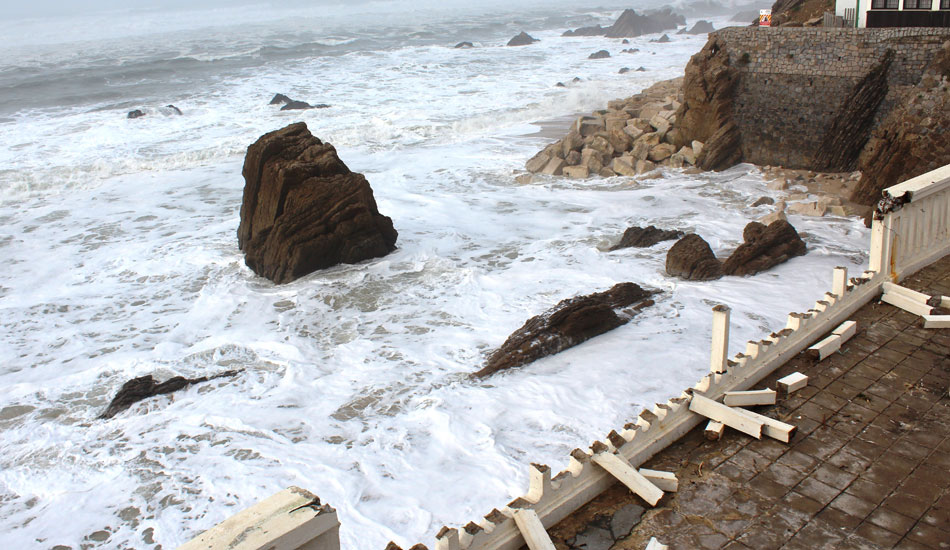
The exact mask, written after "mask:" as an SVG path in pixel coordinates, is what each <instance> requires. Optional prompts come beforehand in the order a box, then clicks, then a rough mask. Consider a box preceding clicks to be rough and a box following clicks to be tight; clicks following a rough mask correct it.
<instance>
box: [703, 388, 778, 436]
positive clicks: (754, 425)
mask: <svg viewBox="0 0 950 550" xmlns="http://www.w3.org/2000/svg"><path fill="white" fill-rule="evenodd" d="M689 410H691V411H693V412H694V413H697V414H701V415H703V416H705V417H706V418H708V419H710V420H715V421H716V422H722V423H723V424H725V425H726V426H729V427H730V428H732V429H734V430H739V431H740V432H742V433H744V434H749V435H751V436H752V437H754V438H756V439H762V426H764V425H765V422H762V421H761V420H756V419H754V418H750V417H748V416H746V415H744V414H742V413H741V412H737V410H736V409H733V408H731V407H727V406H725V405H723V404H722V403H717V402H715V401H713V400H712V399H709V398H708V397H703V396H702V395H698V394H693V397H692V398H691V399H690V400H689Z"/></svg>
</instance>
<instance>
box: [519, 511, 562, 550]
mask: <svg viewBox="0 0 950 550" xmlns="http://www.w3.org/2000/svg"><path fill="white" fill-rule="evenodd" d="M514 519H515V524H517V525H518V529H519V530H520V531H521V536H523V537H524V541H525V544H527V545H528V548H530V549H531V550H555V548H554V543H553V542H551V537H549V536H548V532H547V531H546V530H545V529H544V525H542V524H541V518H539V517H538V513H537V512H535V511H534V510H532V509H530V508H521V509H518V510H515V511H514Z"/></svg>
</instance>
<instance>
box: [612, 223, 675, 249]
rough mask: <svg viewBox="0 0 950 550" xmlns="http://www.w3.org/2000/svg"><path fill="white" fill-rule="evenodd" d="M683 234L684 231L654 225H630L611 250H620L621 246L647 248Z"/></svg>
mask: <svg viewBox="0 0 950 550" xmlns="http://www.w3.org/2000/svg"><path fill="white" fill-rule="evenodd" d="M682 236H683V232H682V231H668V230H666V229H658V228H657V227H654V226H652V225H650V226H647V227H630V228H628V229H627V230H626V231H624V232H623V237H621V238H620V242H619V243H617V244H616V245H614V246H612V247H611V248H610V250H620V249H621V248H631V247H635V248H647V247H649V246H653V245H655V244H656V243H658V242H661V241H670V240H673V239H678V238H680V237H682Z"/></svg>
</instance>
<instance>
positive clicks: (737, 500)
mask: <svg viewBox="0 0 950 550" xmlns="http://www.w3.org/2000/svg"><path fill="white" fill-rule="evenodd" d="M902 284H903V285H905V286H908V287H910V288H913V289H916V290H920V291H923V292H925V293H928V294H942V295H946V296H950V256H947V257H945V258H943V259H942V260H940V261H938V262H936V263H935V264H933V265H931V266H930V267H928V268H926V269H924V270H922V271H920V272H919V273H917V274H916V275H914V276H913V277H909V278H908V279H906V280H905V281H903V282H902ZM851 319H852V320H855V321H857V322H858V333H857V335H856V336H855V337H854V338H852V339H851V340H850V341H849V342H848V343H846V344H845V346H844V347H843V348H842V350H841V351H840V352H839V353H837V354H835V355H833V356H832V357H829V358H827V359H825V360H824V361H822V362H820V363H818V362H816V361H815V360H813V359H810V358H808V357H807V356H805V355H804V354H800V355H799V356H797V357H795V358H794V359H793V360H791V361H789V363H787V364H786V365H784V366H783V367H782V368H780V369H779V370H778V371H776V372H775V373H773V374H772V375H771V376H770V377H769V378H767V379H766V380H764V381H763V382H762V383H760V384H758V385H757V386H756V388H764V387H766V386H768V387H771V388H775V381H776V380H777V379H778V378H781V377H783V376H785V375H787V374H789V373H792V372H795V371H799V372H802V373H804V374H806V375H808V377H809V381H808V384H809V385H808V386H807V387H806V388H805V389H803V390H800V391H798V392H796V393H793V394H792V395H791V396H789V397H786V398H780V399H779V402H778V404H777V405H775V406H771V407H757V408H756V410H757V411H758V412H760V413H762V414H765V415H767V416H771V417H773V418H778V419H780V420H783V421H785V422H788V423H790V424H793V425H795V426H797V427H798V430H797V432H796V434H795V436H794V438H793V439H792V441H791V442H790V443H788V444H785V443H780V442H778V441H776V440H774V439H769V438H766V437H763V438H762V439H761V440H756V439H753V438H751V437H748V436H746V435H743V434H741V433H739V432H736V431H732V430H729V429H728V428H727V429H726V435H724V436H723V438H722V439H721V440H720V441H706V440H705V439H704V437H703V432H702V428H704V427H705V423H703V424H702V425H701V426H700V428H697V429H695V430H693V431H692V432H691V433H689V434H688V435H687V436H686V437H684V438H683V439H682V440H680V441H679V442H677V443H676V444H675V445H673V446H671V447H670V448H668V449H667V450H665V451H663V452H662V453H660V454H659V455H658V456H656V457H654V458H653V459H652V460H651V461H649V462H648V463H647V464H644V467H647V468H652V469H658V470H668V471H673V472H676V474H677V477H678V478H679V482H680V485H679V492H677V493H668V494H667V495H666V496H665V497H664V498H663V500H662V501H660V503H659V505H658V506H657V507H656V508H652V509H651V508H649V506H648V505H647V504H646V503H644V502H643V501H642V500H640V498H639V497H637V496H635V495H633V494H632V493H630V492H629V491H628V490H627V489H626V488H625V487H623V486H621V485H619V484H618V485H614V486H613V487H612V488H611V489H610V490H608V491H607V492H605V493H603V494H602V495H601V496H599V497H597V498H596V499H594V500H593V501H591V502H590V503H588V504H587V505H586V506H585V507H584V508H582V509H581V510H579V511H578V512H577V513H575V514H573V515H572V516H570V517H568V518H567V519H565V520H564V521H562V522H561V523H559V524H558V525H556V526H555V527H554V528H552V529H551V530H550V534H551V537H552V540H554V542H555V545H556V546H557V547H558V549H559V550H564V549H567V548H571V549H577V550H607V549H610V548H612V549H614V550H622V549H631V550H642V549H643V548H644V547H645V546H646V544H647V542H648V541H649V539H650V537H653V536H655V537H656V538H657V539H658V540H659V541H660V542H662V543H664V544H666V545H668V546H669V547H670V549H671V550H692V549H709V550H715V549H727V550H746V549H753V550H773V549H779V548H782V549H786V550H798V549H809V550H820V549H826V548H827V549H867V550H876V549H881V548H899V549H906V550H917V549H921V550H922V549H944V548H946V549H950V398H948V396H947V391H948V386H950V329H938V330H925V329H922V328H920V324H919V318H918V317H916V316H914V315H911V314H909V313H906V312H904V311H902V310H900V309H897V308H895V307H893V306H890V305H888V304H884V303H880V302H878V301H877V300H875V301H873V302H871V303H870V304H868V305H866V306H865V307H863V308H862V309H861V310H860V311H858V312H857V313H856V314H855V315H853V316H852V317H851Z"/></svg>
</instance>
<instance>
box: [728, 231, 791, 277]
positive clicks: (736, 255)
mask: <svg viewBox="0 0 950 550" xmlns="http://www.w3.org/2000/svg"><path fill="white" fill-rule="evenodd" d="M742 239H743V240H744V241H745V242H744V243H742V244H741V245H739V248H737V249H736V251H735V252H733V253H732V255H730V256H729V258H728V259H726V261H725V262H723V263H722V271H723V273H725V274H726V275H740V276H741V275H755V274H756V273H759V272H761V271H765V270H766V269H769V268H771V267H774V266H776V265H778V264H781V263H784V262H787V261H788V260H789V259H791V258H794V257H795V256H802V255H804V254H805V253H806V252H807V247H806V246H805V241H803V240H802V238H801V237H799V236H798V232H797V231H795V228H794V227H792V224H790V223H788V221H786V220H778V221H774V222H772V223H770V224H769V225H768V226H765V225H762V224H761V223H758V222H751V223H750V224H748V225H746V226H745V229H744V230H743V231H742Z"/></svg>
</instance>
